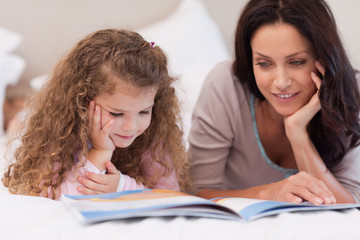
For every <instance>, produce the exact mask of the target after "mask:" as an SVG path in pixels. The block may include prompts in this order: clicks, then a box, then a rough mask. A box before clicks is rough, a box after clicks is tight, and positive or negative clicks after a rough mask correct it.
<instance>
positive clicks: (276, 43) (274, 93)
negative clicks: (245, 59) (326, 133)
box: [250, 23, 316, 116]
mask: <svg viewBox="0 0 360 240" xmlns="http://www.w3.org/2000/svg"><path fill="white" fill-rule="evenodd" d="M250 44H251V48H252V55H253V69H254V75H255V80H256V84H257V86H258V88H259V90H260V92H261V93H262V94H263V96H264V97H265V98H266V100H267V101H268V102H269V103H270V104H271V106H272V107H273V108H274V109H275V111H276V112H278V113H279V114H280V115H283V116H289V115H292V114H293V113H295V112H296V111H297V110H298V109H299V108H301V107H302V106H304V105H305V104H306V103H307V102H309V100H310V98H311V97H312V96H313V95H314V93H315V92H316V86H315V84H314V82H313V80H312V79H311V75H310V74H311V72H315V73H316V67H315V61H316V57H315V53H314V50H313V47H312V44H311V43H310V42H309V41H308V40H307V39H305V38H304V37H303V36H302V35H301V34H300V33H299V32H298V31H297V29H296V28H294V27H293V26H291V25H289V24H285V23H276V24H272V25H265V26H262V27H260V28H259V29H258V30H257V31H256V32H255V34H254V36H253V38H252V39H251V43H250Z"/></svg>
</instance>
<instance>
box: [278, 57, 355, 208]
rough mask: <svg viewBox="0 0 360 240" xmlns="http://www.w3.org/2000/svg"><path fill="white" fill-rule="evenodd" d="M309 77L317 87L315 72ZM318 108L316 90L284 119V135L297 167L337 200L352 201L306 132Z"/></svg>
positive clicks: (318, 86) (317, 78)
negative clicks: (295, 110)
mask: <svg viewBox="0 0 360 240" xmlns="http://www.w3.org/2000/svg"><path fill="white" fill-rule="evenodd" d="M316 67H317V68H318V70H319V71H320V73H321V74H322V75H323V76H324V72H325V70H324V68H323V67H322V66H321V65H320V64H319V63H318V62H316ZM311 77H312V79H313V81H314V83H315V84H316V86H317V89H319V88H320V84H321V80H320V78H319V77H318V76H316V74H315V73H312V74H311ZM320 108H321V105H320V100H319V97H318V92H316V93H315V94H314V96H313V97H312V98H311V100H310V101H309V103H308V104H307V105H305V106H304V107H302V108H301V109H299V110H298V111H297V112H296V113H295V114H293V115H291V116H289V117H286V118H285V119H284V122H285V129H286V135H287V137H288V139H289V141H290V144H291V147H292V150H293V153H294V156H295V159H296V163H297V166H298V169H299V170H300V171H305V172H307V173H309V174H311V175H312V176H314V177H315V178H317V179H319V180H321V181H322V182H324V183H325V184H326V186H327V187H328V188H329V189H330V191H331V192H332V193H333V194H334V196H335V198H336V201H337V202H341V203H353V202H354V199H353V197H352V194H351V193H350V192H349V191H348V190H347V189H345V187H344V186H342V184H340V183H339V181H338V180H337V179H336V178H335V177H334V175H333V174H332V173H331V172H330V171H329V170H328V169H327V167H326V165H325V163H324V162H323V160H322V159H321V157H320V155H319V153H318V151H317V150H316V148H315V146H314V144H313V143H312V141H311V139H310V137H309V135H308V133H307V130H306V127H307V124H308V123H309V122H310V120H311V119H312V118H313V116H314V115H315V114H316V113H317V112H318V111H319V110H320Z"/></svg>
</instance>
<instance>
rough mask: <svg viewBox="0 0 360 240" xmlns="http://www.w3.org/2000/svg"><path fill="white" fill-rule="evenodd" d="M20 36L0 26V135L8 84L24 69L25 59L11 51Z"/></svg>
mask: <svg viewBox="0 0 360 240" xmlns="http://www.w3.org/2000/svg"><path fill="white" fill-rule="evenodd" d="M20 42H21V37H20V35H19V34H17V33H15V32H11V31H9V30H7V29H4V28H1V27H0V103H1V104H0V136H1V135H3V134H4V130H3V122H4V117H3V103H4V100H5V93H6V92H5V91H6V86H7V85H8V84H15V83H16V82H17V81H18V80H19V78H20V76H21V74H22V73H23V71H24V69H25V65H26V64H25V60H24V59H23V58H21V57H20V56H18V55H15V54H12V53H11V52H12V51H14V50H15V48H17V47H18V45H19V44H20Z"/></svg>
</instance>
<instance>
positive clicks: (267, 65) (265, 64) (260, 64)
mask: <svg viewBox="0 0 360 240" xmlns="http://www.w3.org/2000/svg"><path fill="white" fill-rule="evenodd" d="M256 65H259V66H260V67H261V68H268V67H269V66H270V63H267V62H258V63H256Z"/></svg>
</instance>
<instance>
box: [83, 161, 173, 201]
mask: <svg viewBox="0 0 360 240" xmlns="http://www.w3.org/2000/svg"><path fill="white" fill-rule="evenodd" d="M168 160H169V159H168ZM143 161H144V162H143V163H144V164H145V166H146V169H147V171H146V172H145V175H146V177H149V176H152V175H153V174H155V173H156V172H162V170H161V166H160V165H159V164H157V163H152V162H150V158H145V159H144V160H143ZM169 161H170V160H169ZM106 167H107V173H106V174H96V173H92V172H86V173H85V177H80V178H79V180H78V181H79V182H80V183H81V184H82V185H83V187H80V188H79V191H80V192H81V193H83V194H86V195H89V194H100V193H110V192H119V191H125V190H135V189H144V188H147V187H146V186H144V185H143V184H142V183H138V182H136V180H135V179H134V178H132V177H129V176H127V175H124V174H122V173H121V172H120V171H118V170H117V169H116V167H115V166H114V165H113V164H112V163H111V161H109V162H107V163H106ZM154 188H158V189H171V190H175V191H179V190H180V187H179V184H178V181H177V178H176V174H175V171H172V172H171V173H170V175H169V176H167V177H160V178H159V179H158V182H157V184H156V185H155V186H154Z"/></svg>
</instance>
